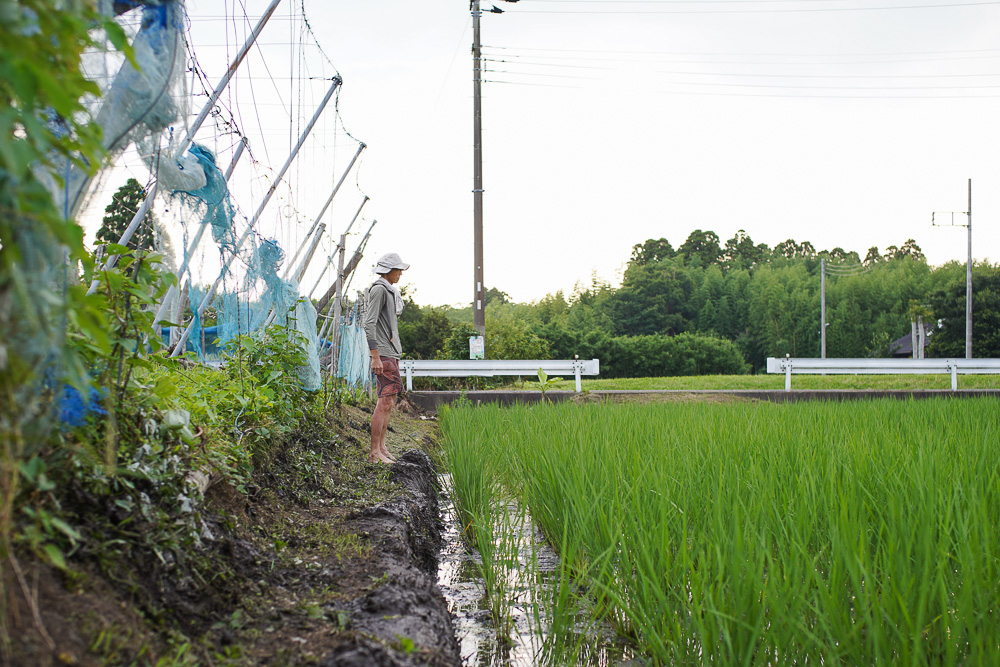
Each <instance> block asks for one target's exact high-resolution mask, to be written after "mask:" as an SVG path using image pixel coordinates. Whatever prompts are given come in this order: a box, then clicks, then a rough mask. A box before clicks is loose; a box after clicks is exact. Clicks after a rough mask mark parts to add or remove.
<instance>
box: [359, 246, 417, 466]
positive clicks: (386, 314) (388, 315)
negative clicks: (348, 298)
mask: <svg viewBox="0 0 1000 667" xmlns="http://www.w3.org/2000/svg"><path fill="white" fill-rule="evenodd" d="M408 268H410V265H409V264H407V263H406V262H404V261H403V260H402V258H401V257H400V256H399V255H398V254H396V253H394V252H390V253H387V254H385V255H382V256H381V257H379V259H378V263H376V264H375V273H377V274H379V276H380V277H379V279H378V280H376V281H375V282H374V283H373V284H372V286H371V287H369V288H368V300H367V303H366V304H365V337H366V338H367V339H368V349H369V350H371V355H372V372H373V373H375V385H376V388H377V390H378V403H377V404H376V405H375V412H373V413H372V450H371V453H370V454H369V455H368V460H369V461H371V462H375V461H381V462H382V463H393V462H394V461H395V460H396V459H394V458H392V456H391V455H390V454H389V450H388V449H386V448H385V433H386V430H387V429H388V428H389V415H390V414H392V408H393V407H395V405H396V397H397V396H398V395H399V393H400V392H402V391H403V379H402V377H400V375H399V358H400V357H401V356H402V353H403V349H402V347H400V344H399V325H398V322H397V318H398V317H399V314H400V313H402V312H403V295H402V294H400V292H399V288H398V287H396V283H398V282H399V278H400V276H402V275H403V271H405V270H406V269H408Z"/></svg>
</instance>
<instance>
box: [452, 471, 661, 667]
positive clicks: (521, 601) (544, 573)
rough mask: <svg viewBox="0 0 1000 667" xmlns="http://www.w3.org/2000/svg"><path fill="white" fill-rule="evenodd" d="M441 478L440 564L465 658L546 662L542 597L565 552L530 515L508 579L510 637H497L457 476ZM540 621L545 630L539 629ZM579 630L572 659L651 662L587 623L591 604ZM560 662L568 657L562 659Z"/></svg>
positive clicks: (492, 666)
mask: <svg viewBox="0 0 1000 667" xmlns="http://www.w3.org/2000/svg"><path fill="white" fill-rule="evenodd" d="M440 481H441V489H442V494H443V495H444V496H445V497H444V498H443V502H442V504H441V506H442V513H443V515H444V516H443V518H444V522H445V530H444V533H443V537H444V547H443V548H442V550H441V554H440V559H439V565H438V584H439V585H440V587H441V592H442V593H443V594H444V597H445V600H447V602H448V609H449V611H451V613H452V617H453V618H454V620H455V631H456V634H457V635H458V641H459V645H460V647H461V652H462V661H463V664H465V665H467V666H469V667H472V666H475V667H500V666H506V665H513V666H515V667H531V666H532V665H540V664H546V662H545V661H544V660H543V647H544V643H545V639H546V635H545V633H544V628H545V627H546V620H545V611H544V605H542V604H541V603H540V600H541V599H543V598H544V596H545V595H546V594H547V593H551V590H548V589H549V588H551V586H552V585H554V584H555V582H556V581H557V579H558V567H559V557H558V556H557V555H556V553H555V552H554V551H553V550H552V549H551V548H550V547H549V546H548V544H546V543H545V540H544V538H543V537H542V535H541V533H540V532H539V531H537V530H536V529H535V528H534V526H533V525H532V524H531V522H530V520H528V521H524V522H522V523H521V529H520V531H519V535H518V539H517V548H518V554H517V561H518V568H517V570H516V571H514V572H512V573H511V576H512V577H513V580H512V581H509V582H508V584H509V589H508V590H510V591H511V596H510V597H511V600H509V604H510V608H509V610H508V611H509V613H510V615H511V620H512V624H511V625H512V629H511V632H510V637H509V641H508V642H499V641H497V638H496V632H495V631H494V628H493V619H492V615H491V614H490V608H489V601H488V598H487V596H486V589H485V587H484V584H483V579H482V577H481V576H480V566H481V564H482V561H481V559H480V557H479V554H478V553H476V552H470V551H468V550H467V549H466V547H465V545H464V544H463V543H462V540H461V539H460V538H461V534H460V531H461V527H460V526H459V523H458V520H457V518H456V513H455V508H454V505H453V504H452V501H451V476H450V475H442V476H441V480H440ZM519 512H520V510H519V509H518V508H516V507H511V508H510V514H511V516H516V515H518V513H519ZM532 580H534V581H536V582H539V583H538V585H539V586H540V587H541V589H540V590H536V588H535V587H534V586H530V585H528V583H529V582H531V581H532ZM539 626H541V628H543V631H541V632H540V631H539ZM577 630H578V632H581V633H583V634H580V635H579V636H576V637H574V642H575V643H577V644H579V645H580V651H579V653H578V654H577V655H576V656H575V657H574V658H573V659H572V661H571V663H570V664H574V665H590V666H595V667H611V666H624V665H632V666H638V665H643V664H645V661H644V660H642V659H641V658H636V657H635V654H634V650H633V649H631V648H630V647H629V646H628V645H626V644H624V643H623V642H622V641H621V640H618V639H617V638H616V637H615V636H614V635H613V633H612V632H611V631H610V630H609V629H608V628H607V627H605V626H603V625H599V626H597V627H594V626H593V624H591V623H587V614H586V613H585V610H584V611H582V612H581V614H580V615H579V619H578V623H577ZM555 664H564V663H562V662H560V661H556V663H555Z"/></svg>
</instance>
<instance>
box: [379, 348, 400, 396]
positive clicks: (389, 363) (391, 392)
mask: <svg viewBox="0 0 1000 667" xmlns="http://www.w3.org/2000/svg"><path fill="white" fill-rule="evenodd" d="M379 359H381V360H382V375H376V376H375V388H376V390H377V395H378V397H379V398H382V397H383V396H395V395H396V394H401V393H402V392H403V378H402V377H400V375H399V359H393V358H392V357H379Z"/></svg>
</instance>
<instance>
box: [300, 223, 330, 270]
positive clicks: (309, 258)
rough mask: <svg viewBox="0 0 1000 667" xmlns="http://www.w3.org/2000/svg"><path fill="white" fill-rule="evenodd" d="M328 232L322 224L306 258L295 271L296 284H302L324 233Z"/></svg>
mask: <svg viewBox="0 0 1000 667" xmlns="http://www.w3.org/2000/svg"><path fill="white" fill-rule="evenodd" d="M325 231H326V224H321V225H320V226H319V227H318V228H317V230H316V234H315V235H314V236H313V242H312V243H311V244H310V245H309V249H308V250H307V251H306V256H305V257H304V258H303V259H302V264H301V265H300V266H299V268H298V269H297V270H296V271H295V276H294V280H295V282H296V283H300V282H302V276H304V275H305V272H306V269H308V268H309V264H310V263H311V262H312V258H313V255H315V254H316V246H318V245H319V242H320V239H322V238H323V232H325Z"/></svg>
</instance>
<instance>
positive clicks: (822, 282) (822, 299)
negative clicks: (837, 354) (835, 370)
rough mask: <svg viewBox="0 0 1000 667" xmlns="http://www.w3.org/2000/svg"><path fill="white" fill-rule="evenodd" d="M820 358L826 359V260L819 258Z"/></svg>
mask: <svg viewBox="0 0 1000 667" xmlns="http://www.w3.org/2000/svg"><path fill="white" fill-rule="evenodd" d="M819 358H820V359H826V260H825V259H820V260H819Z"/></svg>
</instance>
